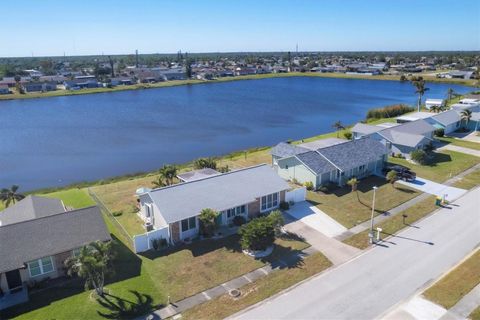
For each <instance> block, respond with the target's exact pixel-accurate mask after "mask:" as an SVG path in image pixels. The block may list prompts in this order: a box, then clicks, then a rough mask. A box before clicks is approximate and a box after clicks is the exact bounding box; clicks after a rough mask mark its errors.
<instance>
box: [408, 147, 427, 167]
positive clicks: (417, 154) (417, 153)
mask: <svg viewBox="0 0 480 320" xmlns="http://www.w3.org/2000/svg"><path fill="white" fill-rule="evenodd" d="M410 157H411V158H412V160H413V161H415V162H416V163H419V164H421V165H424V164H426V163H427V153H426V152H425V151H424V150H413V151H412V152H411V153H410Z"/></svg>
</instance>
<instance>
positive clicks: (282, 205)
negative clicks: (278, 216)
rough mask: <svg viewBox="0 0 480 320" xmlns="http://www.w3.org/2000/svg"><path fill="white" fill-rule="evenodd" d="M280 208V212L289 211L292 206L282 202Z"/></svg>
mask: <svg viewBox="0 0 480 320" xmlns="http://www.w3.org/2000/svg"><path fill="white" fill-rule="evenodd" d="M279 208H280V210H288V209H290V204H288V202H285V201H282V202H280V206H279Z"/></svg>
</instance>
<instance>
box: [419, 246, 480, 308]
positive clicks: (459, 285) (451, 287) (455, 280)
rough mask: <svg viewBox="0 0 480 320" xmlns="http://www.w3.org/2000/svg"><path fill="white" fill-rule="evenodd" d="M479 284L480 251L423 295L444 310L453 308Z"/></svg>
mask: <svg viewBox="0 0 480 320" xmlns="http://www.w3.org/2000/svg"><path fill="white" fill-rule="evenodd" d="M479 283H480V250H477V251H476V252H475V253H474V254H473V255H472V256H470V257H469V258H468V259H467V260H465V261H463V262H462V263H461V264H460V265H458V266H457V267H456V268H455V269H453V270H452V271H450V272H449V273H448V274H447V275H445V276H444V277H443V278H441V279H440V281H438V282H436V283H435V284H434V285H433V286H431V287H430V288H429V289H427V290H426V291H425V292H424V293H423V295H424V297H425V298H427V299H428V300H430V301H432V302H435V303H436V304H439V305H441V306H442V307H444V308H445V309H450V308H451V307H453V306H454V305H455V304H456V303H457V302H458V301H459V300H460V299H462V298H463V296H465V295H466V294H468V293H469V292H470V291H471V290H472V289H473V288H475V286H477V285H478V284H479Z"/></svg>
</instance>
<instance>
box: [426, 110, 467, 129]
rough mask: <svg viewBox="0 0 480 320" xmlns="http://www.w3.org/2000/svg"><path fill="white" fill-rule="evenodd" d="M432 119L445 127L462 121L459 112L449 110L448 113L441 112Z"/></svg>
mask: <svg viewBox="0 0 480 320" xmlns="http://www.w3.org/2000/svg"><path fill="white" fill-rule="evenodd" d="M432 119H434V120H435V121H437V122H438V123H440V124H442V125H444V126H448V125H450V124H453V123H455V122H457V121H460V119H461V117H460V114H459V113H458V112H457V111H455V110H448V111H445V112H440V113H439V114H436V115H434V116H433V117H432Z"/></svg>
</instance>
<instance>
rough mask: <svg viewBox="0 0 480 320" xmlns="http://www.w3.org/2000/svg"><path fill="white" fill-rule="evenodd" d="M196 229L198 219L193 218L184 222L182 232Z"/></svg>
mask: <svg viewBox="0 0 480 320" xmlns="http://www.w3.org/2000/svg"><path fill="white" fill-rule="evenodd" d="M196 227H197V218H196V217H191V218H188V219H184V220H182V232H185V231H188V230H191V229H195V228H196Z"/></svg>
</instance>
